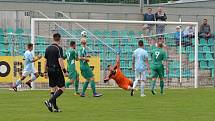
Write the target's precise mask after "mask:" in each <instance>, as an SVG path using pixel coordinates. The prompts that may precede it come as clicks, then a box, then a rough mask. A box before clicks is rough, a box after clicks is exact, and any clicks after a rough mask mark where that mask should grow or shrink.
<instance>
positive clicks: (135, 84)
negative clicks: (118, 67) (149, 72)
mask: <svg viewBox="0 0 215 121" xmlns="http://www.w3.org/2000/svg"><path fill="white" fill-rule="evenodd" d="M137 84H138V80H135V81H134V83H133V89H135V88H136V86H137Z"/></svg>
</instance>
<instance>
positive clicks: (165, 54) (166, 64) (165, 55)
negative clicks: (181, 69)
mask: <svg viewBox="0 0 215 121" xmlns="http://www.w3.org/2000/svg"><path fill="white" fill-rule="evenodd" d="M163 60H164V66H165V67H166V73H167V74H168V73H169V68H168V61H167V53H166V52H165V53H164V58H163Z"/></svg>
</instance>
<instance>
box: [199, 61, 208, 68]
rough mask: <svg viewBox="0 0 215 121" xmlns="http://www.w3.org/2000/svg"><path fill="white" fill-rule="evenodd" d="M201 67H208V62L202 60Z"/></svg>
mask: <svg viewBox="0 0 215 121" xmlns="http://www.w3.org/2000/svg"><path fill="white" fill-rule="evenodd" d="M200 68H202V69H206V68H208V65H207V62H206V61H200Z"/></svg>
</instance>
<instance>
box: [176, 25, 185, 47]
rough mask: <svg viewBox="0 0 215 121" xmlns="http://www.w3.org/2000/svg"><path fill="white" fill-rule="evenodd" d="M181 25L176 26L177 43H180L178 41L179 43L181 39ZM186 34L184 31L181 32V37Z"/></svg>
mask: <svg viewBox="0 0 215 121" xmlns="http://www.w3.org/2000/svg"><path fill="white" fill-rule="evenodd" d="M180 28H181V27H180V26H177V27H176V32H175V40H176V44H177V45H178V43H179V40H180ZM183 36H184V33H183V31H182V32H181V37H183Z"/></svg>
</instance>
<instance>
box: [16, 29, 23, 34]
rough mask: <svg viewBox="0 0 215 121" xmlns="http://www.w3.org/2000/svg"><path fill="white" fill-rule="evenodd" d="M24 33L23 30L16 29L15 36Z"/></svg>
mask: <svg viewBox="0 0 215 121" xmlns="http://www.w3.org/2000/svg"><path fill="white" fill-rule="evenodd" d="M22 33H24V30H23V29H22V28H18V29H16V34H22Z"/></svg>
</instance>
